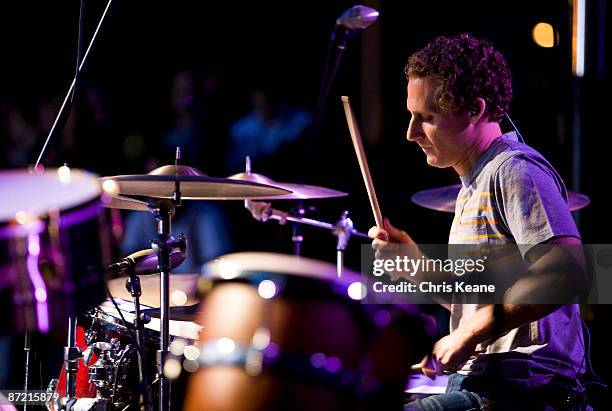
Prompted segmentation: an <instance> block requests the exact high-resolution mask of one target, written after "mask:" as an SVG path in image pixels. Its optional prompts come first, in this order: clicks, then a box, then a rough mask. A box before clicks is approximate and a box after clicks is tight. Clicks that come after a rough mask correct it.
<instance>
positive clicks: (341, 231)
mask: <svg viewBox="0 0 612 411" xmlns="http://www.w3.org/2000/svg"><path fill="white" fill-rule="evenodd" d="M353 231H354V228H353V221H352V220H351V219H350V218H349V217H348V211H347V210H344V212H343V213H342V216H341V217H340V220H338V221H337V222H336V224H335V225H334V229H333V234H334V235H335V236H336V237H337V238H338V243H337V245H336V270H337V271H338V278H341V277H342V268H343V267H344V250H346V246H347V245H348V241H349V238H351V235H352V234H353Z"/></svg>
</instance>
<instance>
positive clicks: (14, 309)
mask: <svg viewBox="0 0 612 411" xmlns="http://www.w3.org/2000/svg"><path fill="white" fill-rule="evenodd" d="M112 227H113V224H112V223H111V221H110V211H109V210H108V209H104V208H103V207H102V203H101V201H100V198H95V199H93V200H91V201H89V202H87V203H85V204H82V205H80V206H78V207H74V208H72V209H70V210H63V211H59V210H58V211H53V212H49V214H48V215H46V216H44V217H43V218H39V219H37V221H35V222H34V223H32V224H30V225H29V226H23V227H22V226H19V225H16V224H15V223H14V222H5V223H2V224H0V279H1V280H0V282H1V283H0V301H1V302H0V309H2V312H4V313H9V318H10V320H9V321H7V322H4V323H3V326H4V327H6V328H4V327H2V326H0V327H2V328H0V332H24V331H39V332H42V333H46V332H49V331H50V330H65V327H66V323H67V318H68V317H69V316H74V315H78V314H83V313H84V312H85V311H87V310H88V309H91V308H92V307H95V306H96V305H98V304H100V303H101V302H102V301H103V300H104V298H105V290H104V267H106V266H107V265H108V264H109V263H110V261H111V259H112V258H113V256H114V247H113V244H115V241H114V237H113V233H112Z"/></svg>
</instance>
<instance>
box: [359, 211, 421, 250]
mask: <svg viewBox="0 0 612 411" xmlns="http://www.w3.org/2000/svg"><path fill="white" fill-rule="evenodd" d="M383 225H384V227H377V226H374V227H372V228H370V230H369V231H368V236H369V237H370V238H373V239H374V241H372V248H373V249H374V250H376V258H386V257H385V256H388V255H390V254H393V252H395V251H397V249H398V247H394V246H393V245H395V244H397V245H400V244H403V245H415V244H416V243H415V242H414V240H413V239H412V237H410V236H409V235H408V234H407V233H406V232H405V231H402V230H400V229H399V228H397V227H394V226H393V225H391V223H390V222H389V219H388V218H385V219H384V220H383Z"/></svg>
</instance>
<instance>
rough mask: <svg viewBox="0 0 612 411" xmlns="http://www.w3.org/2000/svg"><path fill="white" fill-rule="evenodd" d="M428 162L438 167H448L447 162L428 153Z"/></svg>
mask: <svg viewBox="0 0 612 411" xmlns="http://www.w3.org/2000/svg"><path fill="white" fill-rule="evenodd" d="M427 164H428V165H430V166H432V167H436V168H446V167H448V166H447V165H446V164H443V163H442V162H441V161H440V160H439V159H438V158H436V157H434V156H431V155H428V156H427Z"/></svg>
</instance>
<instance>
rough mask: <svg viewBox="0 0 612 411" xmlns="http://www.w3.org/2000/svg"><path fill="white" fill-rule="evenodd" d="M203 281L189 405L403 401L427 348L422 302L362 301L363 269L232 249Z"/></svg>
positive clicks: (276, 406)
mask: <svg viewBox="0 0 612 411" xmlns="http://www.w3.org/2000/svg"><path fill="white" fill-rule="evenodd" d="M199 288H200V290H201V291H202V293H203V295H202V306H201V308H200V316H199V323H200V324H201V325H203V326H204V329H203V331H202V335H201V338H200V354H199V358H198V359H197V362H198V365H199V369H198V370H197V371H196V372H195V373H194V374H193V375H192V376H191V378H190V381H189V386H188V392H187V398H186V409H187V410H199V411H205V410H224V411H237V410H240V411H246V410H253V411H254V410H264V409H265V410H281V409H282V410H285V409H287V410H315V409H316V410H341V409H350V410H356V409H358V410H365V409H385V410H389V409H401V406H402V398H403V393H404V388H405V385H406V381H407V379H408V375H409V371H410V370H409V369H410V364H412V363H414V362H415V361H416V359H417V358H419V356H420V355H421V354H422V351H423V350H424V348H425V346H424V345H422V344H420V338H419V337H420V336H421V335H422V334H423V333H422V332H421V330H422V329H423V327H422V325H421V321H420V320H419V319H418V313H417V312H416V310H417V309H418V307H417V306H413V307H407V308H408V309H406V307H399V306H384V307H383V306H377V305H366V304H361V303H360V300H361V299H362V298H363V297H364V295H363V293H364V292H365V288H364V287H363V285H362V278H361V276H360V274H358V273H354V272H351V271H349V270H345V271H344V273H343V276H342V278H338V277H337V271H336V267H335V266H334V265H332V264H327V263H324V262H320V261H316V260H311V259H307V258H302V257H294V256H288V255H281V254H272V253H236V254H229V255H226V256H223V257H221V258H219V259H217V260H215V261H213V262H211V263H209V264H207V265H206V266H205V268H204V273H203V277H202V278H201V280H200V284H199ZM423 342H424V341H423ZM191 368H193V365H191Z"/></svg>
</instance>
